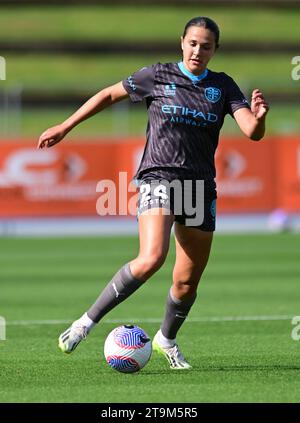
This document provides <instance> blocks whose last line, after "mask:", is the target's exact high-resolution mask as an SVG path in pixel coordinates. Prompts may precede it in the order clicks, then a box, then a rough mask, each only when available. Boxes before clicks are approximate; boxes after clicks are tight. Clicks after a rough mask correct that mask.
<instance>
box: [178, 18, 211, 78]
mask: <svg viewBox="0 0 300 423" xmlns="http://www.w3.org/2000/svg"><path fill="white" fill-rule="evenodd" d="M181 47H182V51H183V63H184V65H185V67H186V68H187V70H188V71H190V72H192V73H193V74H194V75H200V74H201V73H202V72H204V71H205V69H206V66H207V64H208V62H209V61H210V59H211V57H212V56H213V55H214V53H215V50H216V41H215V35H214V33H213V32H212V31H210V30H209V29H207V28H203V27H201V26H200V27H199V26H191V27H189V29H188V31H187V33H186V35H185V37H184V38H183V37H181Z"/></svg>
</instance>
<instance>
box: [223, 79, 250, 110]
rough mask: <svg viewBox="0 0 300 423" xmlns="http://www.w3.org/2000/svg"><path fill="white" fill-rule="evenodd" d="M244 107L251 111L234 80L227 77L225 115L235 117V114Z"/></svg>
mask: <svg viewBox="0 0 300 423" xmlns="http://www.w3.org/2000/svg"><path fill="white" fill-rule="evenodd" d="M226 76H227V75H226ZM243 107H245V108H247V109H250V106H249V103H248V100H247V98H246V97H245V96H244V94H243V93H242V91H241V90H240V88H239V87H238V85H237V84H236V83H235V82H234V80H233V79H232V78H230V77H229V76H227V84H226V104H225V114H226V113H229V114H230V115H231V116H232V117H233V113H234V112H236V111H237V110H238V109H241V108H243Z"/></svg>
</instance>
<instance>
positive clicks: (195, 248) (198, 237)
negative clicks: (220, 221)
mask: <svg viewBox="0 0 300 423" xmlns="http://www.w3.org/2000/svg"><path fill="white" fill-rule="evenodd" d="M212 240H213V232H208V231H202V230H200V229H197V228H193V227H189V226H184V225H181V224H179V223H177V222H176V223H175V243H176V261H175V266H174V271H173V279H174V282H176V281H177V280H178V281H180V280H181V281H191V282H194V283H198V281H199V279H200V277H201V275H202V273H203V271H204V269H205V267H206V264H207V262H208V259H209V255H210V251H211V245H212Z"/></svg>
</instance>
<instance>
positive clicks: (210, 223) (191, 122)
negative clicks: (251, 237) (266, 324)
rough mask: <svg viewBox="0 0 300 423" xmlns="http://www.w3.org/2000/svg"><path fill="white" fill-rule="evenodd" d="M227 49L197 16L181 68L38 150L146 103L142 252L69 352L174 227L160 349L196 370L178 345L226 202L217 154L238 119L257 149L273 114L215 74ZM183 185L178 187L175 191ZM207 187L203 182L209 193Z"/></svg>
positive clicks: (113, 96)
mask: <svg viewBox="0 0 300 423" xmlns="http://www.w3.org/2000/svg"><path fill="white" fill-rule="evenodd" d="M218 46H219V28H218V26H217V25H216V23H215V22H214V21H212V20H211V19H209V18H207V17H197V18H193V19H192V20H190V21H189V22H188V23H187V24H186V26H185V29H184V33H183V36H182V37H181V48H182V52H183V60H182V61H180V62H179V63H166V64H161V63H157V64H155V65H152V66H149V67H146V68H143V69H141V70H139V71H138V72H136V73H134V74H133V75H131V76H130V77H129V78H128V79H126V80H124V81H122V82H119V83H117V84H115V85H113V86H110V87H108V88H105V89H103V90H101V91H100V92H98V93H97V94H96V95H95V96H93V97H92V98H91V99H89V100H88V101H87V102H86V103H85V104H84V105H83V106H82V107H81V108H80V109H79V110H77V111H76V112H75V113H74V114H73V115H72V116H71V117H69V118H68V119H67V120H66V121H65V122H63V123H62V124H60V125H58V126H55V127H53V128H50V129H48V130H46V131H45V132H44V133H43V134H42V135H41V137H40V139H39V143H38V147H39V148H44V147H48V148H49V147H52V146H54V145H55V144H57V143H58V142H60V141H61V140H62V139H63V138H64V137H65V135H66V134H67V133H68V132H69V131H70V130H71V129H72V128H74V127H75V126H76V125H78V124H79V123H80V122H82V121H83V120H85V119H87V118H89V117H90V116H92V115H94V114H95V113H97V112H100V111H101V110H103V109H104V108H106V107H109V106H111V105H112V104H114V103H116V102H118V101H121V100H124V99H125V98H128V97H130V98H131V100H132V101H134V102H138V101H142V100H144V99H145V100H146V104H147V109H148V117H149V121H148V127H147V143H146V147H145V150H144V154H143V158H142V160H141V163H140V167H139V169H138V171H137V174H136V178H137V180H138V181H139V193H140V194H139V195H140V197H139V204H138V216H139V219H138V222H139V240H140V250H139V254H138V256H137V257H136V258H135V259H133V260H132V261H130V262H129V263H127V264H125V265H124V266H123V267H122V268H121V269H120V270H119V271H118V272H117V273H116V274H115V276H113V278H112V280H111V281H110V282H109V283H108V285H107V286H106V288H105V289H104V290H103V291H102V293H101V294H100V296H99V297H98V298H97V300H96V302H95V303H94V304H93V305H92V306H91V307H90V309H89V310H87V312H86V313H84V314H83V316H82V317H81V318H79V319H78V320H76V321H75V322H73V324H72V325H71V326H70V327H69V328H68V329H67V330H66V331H65V332H63V333H62V334H61V335H60V337H59V347H60V349H61V350H62V351H63V352H65V353H70V352H72V351H73V350H74V349H75V348H76V346H77V345H78V344H79V342H80V341H81V340H83V339H85V338H86V336H87V334H88V333H89V332H90V330H91V328H92V327H93V326H94V325H95V324H96V323H98V322H99V321H100V319H101V318H102V317H103V316H104V315H105V314H106V313H108V312H109V311H110V310H112V309H113V308H114V307H115V306H116V305H117V304H119V303H120V302H121V301H124V300H125V299H126V298H127V297H129V295H131V294H132V293H133V292H135V291H136V290H137V289H138V288H139V287H140V286H141V285H142V284H143V283H144V282H145V281H147V280H148V279H149V278H150V277H151V276H152V275H153V274H154V273H155V272H156V271H157V270H158V269H159V268H160V267H161V266H162V264H163V263H164V261H165V258H166V255H167V252H168V248H169V241H170V232H171V228H172V226H173V224H174V233H175V243H176V262H175V265H174V269H173V285H172V287H171V289H170V291H169V294H168V297H167V301H166V311H165V316H164V320H163V322H162V325H161V327H160V330H159V331H158V332H157V334H156V335H155V337H154V340H153V348H154V350H156V351H158V352H160V353H162V354H163V355H164V356H165V357H166V358H167V359H168V361H169V363H170V366H171V368H172V369H189V368H191V366H190V364H189V363H188V362H187V360H186V359H185V358H184V356H183V354H182V352H181V351H180V349H179V347H178V345H177V343H176V335H177V332H178V330H179V329H180V327H181V325H182V324H183V322H184V320H185V318H186V316H187V315H188V313H189V311H190V309H191V307H192V305H193V303H194V301H195V299H196V292H197V286H198V283H199V280H200V278H201V275H202V273H203V271H204V269H205V266H206V264H207V261H208V258H209V254H210V249H211V244H212V238H213V231H214V230H215V209H216V208H215V203H216V197H217V196H216V186H215V182H214V178H215V166H214V154H215V150H216V148H217V145H218V138H219V132H220V129H221V127H222V124H223V121H224V116H225V115H226V114H227V113H229V114H230V115H231V116H232V117H233V118H234V119H235V120H236V122H237V124H238V126H239V127H240V129H241V130H242V132H243V133H244V134H245V135H246V136H247V137H249V138H250V139H251V140H255V141H258V140H260V139H261V138H262V137H263V136H264V132H265V118H266V114H267V112H268V108H269V107H268V104H267V103H266V101H265V99H264V96H263V94H262V93H261V91H260V90H258V89H255V90H254V91H253V92H252V100H251V106H249V104H248V102H247V100H246V98H245V97H244V95H243V94H242V92H241V91H240V89H239V88H238V86H237V85H236V83H235V82H234V81H233V79H232V78H230V77H229V76H228V75H226V74H225V73H223V72H220V73H218V72H213V71H211V70H209V69H207V65H208V63H209V61H210V59H211V58H212V57H213V55H214V54H215V52H216V50H217V48H218ZM175 181H176V182H177V185H176V184H174V186H173V183H174V182H175ZM200 181H204V189H203V182H201V183H200ZM187 182H189V184H188V183H187ZM179 206H181V207H179ZM182 206H184V207H182Z"/></svg>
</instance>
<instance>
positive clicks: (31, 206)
mask: <svg viewBox="0 0 300 423" xmlns="http://www.w3.org/2000/svg"><path fill="white" fill-rule="evenodd" d="M140 146H141V143H140V140H138V141H137V140H130V142H125V143H124V142H122V143H121V144H118V143H111V142H110V141H108V142H106V143H105V142H104V143H101V144H99V143H89V142H84V143H80V144H79V143H76V142H74V143H73V142H71V141H70V142H69V141H68V142H66V143H65V144H60V145H58V146H56V147H55V148H50V149H43V150H37V149H36V146H35V145H34V146H33V145H30V144H24V143H12V142H10V143H2V144H0V151H1V154H0V216H1V217H17V216H62V215H64V216H80V215H96V214H97V211H96V203H97V199H98V197H99V195H100V194H99V192H97V190H96V189H97V186H98V183H99V181H103V180H109V181H114V182H116V183H118V179H119V172H127V175H128V179H129V180H128V183H129V182H130V178H131V177H132V176H133V173H134V170H135V166H136V156H137V155H138V154H139V152H140ZM123 182H124V181H123ZM117 202H118V197H117Z"/></svg>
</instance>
